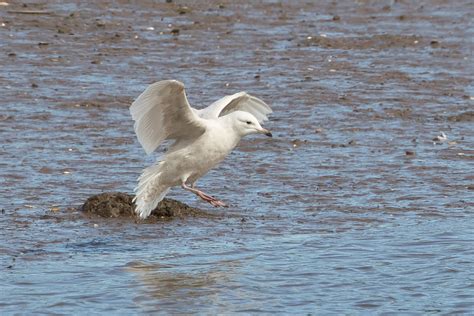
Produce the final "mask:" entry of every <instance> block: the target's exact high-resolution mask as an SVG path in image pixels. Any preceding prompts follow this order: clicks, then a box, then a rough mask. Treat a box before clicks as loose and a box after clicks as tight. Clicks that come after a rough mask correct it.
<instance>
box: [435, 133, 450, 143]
mask: <svg viewBox="0 0 474 316" xmlns="http://www.w3.org/2000/svg"><path fill="white" fill-rule="evenodd" d="M447 139H448V136H446V134H445V133H444V132H441V133H440V134H439V135H438V136H436V137H434V138H433V142H435V143H442V142H444V141H445V140H447Z"/></svg>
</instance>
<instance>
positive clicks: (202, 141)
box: [130, 80, 272, 219]
mask: <svg viewBox="0 0 474 316" xmlns="http://www.w3.org/2000/svg"><path fill="white" fill-rule="evenodd" d="M270 113H272V110H271V108H270V107H269V106H268V105H267V104H265V102H263V101H262V100H260V99H258V98H256V97H254V96H251V95H249V94H247V93H246V92H239V93H236V94H233V95H228V96H225V97H223V98H222V99H219V100H217V101H216V102H214V103H212V104H211V105H210V106H208V107H207V108H204V109H199V110H198V109H194V108H192V107H191V106H190V105H189V103H188V100H187V98H186V92H185V90H184V84H183V83H181V82H179V81H177V80H163V81H158V82H155V83H153V84H151V85H150V86H148V87H147V88H146V89H145V91H144V92H143V93H142V94H140V96H138V98H137V99H136V100H135V101H134V102H133V103H132V105H131V106H130V114H131V116H132V119H133V120H134V121H135V123H134V130H135V133H136V135H137V138H138V141H139V142H140V144H141V145H142V147H143V149H144V150H145V152H146V153H147V154H148V155H149V154H151V153H152V152H153V151H154V150H155V149H157V148H158V147H159V145H160V144H161V143H162V142H163V141H165V140H174V143H173V144H172V145H171V146H170V148H169V149H168V150H167V151H166V153H165V154H164V155H163V156H162V157H161V158H159V159H158V160H157V161H156V163H155V164H153V165H152V166H150V167H148V168H145V169H144V170H143V172H142V174H141V176H140V177H139V178H138V185H137V187H136V188H135V198H134V202H135V205H136V208H135V213H137V214H138V216H139V217H140V218H143V219H144V218H147V217H148V216H149V215H150V213H151V211H152V210H153V209H155V207H156V206H157V205H158V203H159V202H160V201H161V200H163V198H164V197H165V195H166V194H167V193H168V191H169V190H170V188H172V187H175V186H181V187H182V188H183V189H185V190H187V191H190V192H192V193H194V194H196V195H197V196H198V197H200V198H201V199H202V200H204V201H206V202H208V203H210V204H211V205H212V206H215V207H220V206H224V207H226V206H227V205H226V204H225V203H224V202H222V201H220V200H218V199H217V198H215V197H213V196H211V195H209V194H206V193H204V192H203V191H201V190H199V189H197V188H196V187H195V183H196V181H197V180H198V179H199V178H201V177H202V176H204V175H205V174H206V173H207V172H208V171H209V170H211V169H212V168H213V167H215V166H216V165H217V164H219V163H220V162H221V161H222V160H224V158H225V157H226V156H227V155H228V154H229V153H230V152H231V151H232V150H233V149H234V148H235V146H237V144H238V143H239V141H240V139H241V138H242V137H243V136H246V135H249V134H264V135H266V136H269V137H272V133H271V132H270V131H269V130H267V129H264V128H263V127H262V126H261V125H260V123H263V122H264V121H266V120H268V118H267V115H268V114H270Z"/></svg>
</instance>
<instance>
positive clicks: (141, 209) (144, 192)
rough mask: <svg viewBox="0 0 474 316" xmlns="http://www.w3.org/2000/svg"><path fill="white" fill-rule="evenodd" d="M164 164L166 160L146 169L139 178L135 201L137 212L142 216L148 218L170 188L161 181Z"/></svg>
mask: <svg viewBox="0 0 474 316" xmlns="http://www.w3.org/2000/svg"><path fill="white" fill-rule="evenodd" d="M163 164H164V162H163V161H160V162H158V163H156V164H154V165H152V166H150V167H148V168H146V169H144V170H143V173H142V174H141V176H140V177H139V178H138V185H137V187H136V188H135V198H134V199H133V201H134V202H135V204H136V208H135V213H137V214H138V215H139V216H140V218H147V217H148V216H149V215H150V213H151V211H153V210H154V209H155V207H156V206H157V205H158V203H160V201H161V200H163V198H164V197H165V195H166V194H167V193H168V191H169V190H170V187H169V186H165V185H163V184H162V183H160V175H161V173H162V168H163Z"/></svg>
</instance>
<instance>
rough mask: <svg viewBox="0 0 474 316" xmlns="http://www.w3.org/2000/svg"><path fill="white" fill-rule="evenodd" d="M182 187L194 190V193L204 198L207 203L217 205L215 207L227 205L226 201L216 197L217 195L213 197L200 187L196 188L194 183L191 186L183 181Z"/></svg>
mask: <svg viewBox="0 0 474 316" xmlns="http://www.w3.org/2000/svg"><path fill="white" fill-rule="evenodd" d="M181 187H182V188H183V189H185V190H188V191H191V192H193V193H194V194H196V195H197V196H199V197H200V198H201V199H203V200H204V201H206V202H207V203H209V204H211V205H212V206H215V207H219V206H224V207H227V204H225V203H224V202H222V201H219V200H218V199H216V198H215V197H212V196H210V195H209V194H206V193H204V192H202V191H200V190H198V189H195V188H194V183H193V184H192V185H191V186H188V185H187V184H186V182H184V181H183V182H182V183H181Z"/></svg>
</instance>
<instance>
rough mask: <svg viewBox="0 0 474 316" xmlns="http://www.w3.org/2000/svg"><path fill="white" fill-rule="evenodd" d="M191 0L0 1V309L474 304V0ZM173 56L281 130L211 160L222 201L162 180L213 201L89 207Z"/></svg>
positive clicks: (208, 182) (200, 89) (128, 153)
mask: <svg viewBox="0 0 474 316" xmlns="http://www.w3.org/2000/svg"><path fill="white" fill-rule="evenodd" d="M163 2H164V1H163ZM180 3H181V2H173V3H170V4H168V3H147V4H144V3H141V4H140V5H138V4H135V5H134V4H129V3H128V2H125V1H123V2H122V1H118V2H114V3H113V4H112V3H109V4H107V3H106V2H101V3H100V4H96V5H93V4H86V3H81V2H77V3H75V2H71V3H68V4H64V3H62V2H54V1H51V2H48V3H47V4H44V3H42V2H34V3H31V4H28V5H27V6H26V7H23V6H21V5H14V4H10V5H9V6H6V7H0V24H1V23H4V25H3V24H1V25H2V26H1V27H0V55H1V56H2V58H1V59H0V65H1V69H2V71H1V72H0V83H1V86H2V99H1V101H0V106H1V109H2V112H1V113H0V134H1V135H2V141H1V143H0V144H1V151H0V179H1V181H2V183H3V185H2V188H3V190H2V194H1V195H0V207H1V208H2V213H1V214H0V232H1V233H0V234H1V238H2V240H3V242H2V244H1V245H0V269H1V270H0V271H1V272H0V273H1V280H2V282H1V283H0V287H1V289H0V292H1V295H0V309H1V310H2V314H14V313H15V312H17V311H22V312H23V313H26V314H30V313H56V314H69V313H73V312H76V313H77V312H78V311H81V312H89V313H90V312H93V313H106V312H107V313H112V312H113V313H121V314H125V313H127V314H129V313H147V312H150V313H151V312H165V313H177V314H183V313H193V312H197V313H202V314H215V313H237V312H243V313H257V312H264V313H274V312H280V313H290V312H293V313H298V314H303V313H311V314H328V313H350V314H367V313H377V314H381V313H393V314H400V313H413V314H469V313H471V312H472V310H473V309H474V273H473V272H472V270H473V269H472V267H473V263H474V262H473V261H474V246H473V245H474V243H473V242H474V234H473V231H474V221H473V220H472V218H473V214H474V211H473V210H474V191H473V190H474V187H473V180H474V176H473V174H474V173H473V170H474V168H473V166H474V165H473V157H474V148H473V144H474V129H473V127H472V122H473V116H474V114H473V99H474V98H473V96H474V87H473V84H472V73H473V67H472V64H473V60H472V49H473V43H472V34H471V33H472V32H471V30H472V23H473V22H472V21H471V20H472V19H470V18H469V15H470V14H472V12H473V11H474V6H473V5H472V3H470V2H469V1H456V2H454V3H453V2H450V1H422V2H420V3H417V4H407V3H400V2H393V1H385V2H383V1H382V2H376V3H373V2H369V1H354V2H352V1H346V2H344V3H337V4H336V2H334V3H333V2H330V1H327V2H326V1H323V2H318V5H315V4H314V3H312V2H307V3H306V2H299V1H298V2H297V1H295V2H293V1H292V2H284V3H283V4H279V3H274V2H271V1H262V2H259V3H258V4H253V5H249V4H245V3H244V2H243V3H239V2H238V1H233V2H226V1H224V2H222V1H221V2H203V3H198V2H190V3H184V2H182V3H181V4H184V5H186V6H187V7H188V8H189V10H184V11H185V12H184V14H180V13H179V11H180V9H179V4H180ZM219 4H223V7H220V6H219ZM26 10H29V11H36V13H34V14H33V13H31V12H30V13H24V11H26ZM181 11H183V9H181ZM22 12H23V13H22ZM335 16H338V17H339V19H338V18H334V17H335ZM148 27H153V28H154V30H147V28H148ZM173 29H179V35H173V34H172V32H171V30H173ZM175 33H176V32H175ZM164 78H175V79H179V80H181V81H183V82H184V83H185V84H186V87H187V93H188V97H189V99H190V102H191V104H193V105H195V106H196V107H200V106H205V105H207V104H209V103H211V102H213V101H214V100H215V99H217V98H220V97H221V96H223V95H225V94H232V93H235V92H237V91H240V90H246V91H248V92H250V93H252V94H255V95H256V96H258V97H261V98H262V99H263V100H265V101H266V102H268V103H269V104H271V105H272V107H273V109H274V114H273V115H272V116H271V121H270V122H269V123H267V124H266V127H268V128H269V129H271V130H272V131H273V134H274V138H273V139H268V138H262V137H258V136H255V137H249V138H247V139H245V140H243V141H242V142H241V144H240V145H239V147H238V148H237V149H236V150H235V151H234V152H233V153H232V154H231V155H230V157H229V158H228V159H227V160H226V161H225V162H224V163H223V164H222V165H221V166H219V167H218V168H216V169H214V170H212V171H211V172H210V173H209V174H208V175H207V176H206V177H204V178H203V179H201V180H200V181H199V186H200V187H201V188H202V189H204V190H205V191H207V192H210V193H212V194H213V195H215V196H217V197H220V198H221V199H222V200H224V201H225V202H228V203H230V204H231V207H230V208H229V209H212V208H210V207H208V206H207V205H205V204H203V203H202V202H200V201H198V200H196V198H195V197H194V196H192V195H190V194H189V193H186V192H183V191H182V190H180V189H176V190H173V191H172V193H171V194H170V196H171V197H173V198H176V199H179V200H181V201H183V202H186V203H188V204H190V205H192V206H195V207H199V208H202V209H204V210H208V211H209V212H210V213H214V214H217V215H220V216H217V217H216V218H189V219H183V220H174V221H163V222H159V223H154V224H146V223H134V222H130V221H127V220H119V219H116V220H105V219H89V218H86V217H84V216H82V215H81V214H80V213H78V212H77V211H76V208H77V207H78V206H80V205H81V204H82V203H83V202H84V201H85V199H87V197H89V196H90V195H91V194H95V193H99V192H104V191H124V192H131V191H132V190H133V187H134V186H135V180H136V177H137V176H138V174H139V173H140V171H141V169H142V168H143V167H145V166H147V165H148V164H150V163H152V162H153V160H154V159H155V158H156V156H152V157H145V156H144V153H143V151H142V149H141V148H140V146H139V144H138V142H137V141H136V139H135V137H134V134H133V127H132V125H133V124H132V121H131V119H130V117H129V114H128V106H129V104H130V102H131V101H132V100H133V99H134V98H135V97H136V96H137V95H138V94H139V93H140V92H141V91H142V90H143V89H144V88H145V87H146V85H147V84H149V83H151V82H153V81H156V80H160V79H164ZM440 131H444V132H445V133H446V134H447V135H448V140H447V141H445V142H441V143H435V142H433V140H432V139H433V137H435V136H436V135H438V134H439V133H440Z"/></svg>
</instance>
